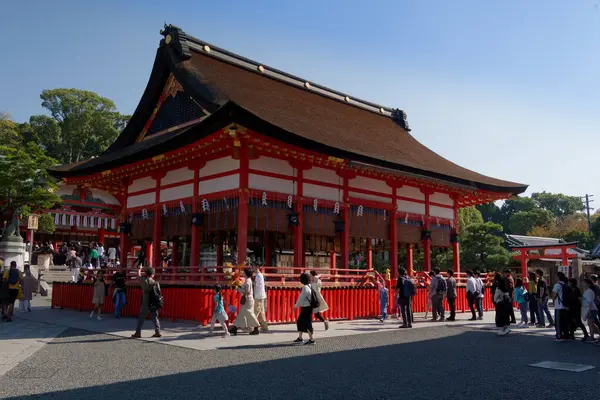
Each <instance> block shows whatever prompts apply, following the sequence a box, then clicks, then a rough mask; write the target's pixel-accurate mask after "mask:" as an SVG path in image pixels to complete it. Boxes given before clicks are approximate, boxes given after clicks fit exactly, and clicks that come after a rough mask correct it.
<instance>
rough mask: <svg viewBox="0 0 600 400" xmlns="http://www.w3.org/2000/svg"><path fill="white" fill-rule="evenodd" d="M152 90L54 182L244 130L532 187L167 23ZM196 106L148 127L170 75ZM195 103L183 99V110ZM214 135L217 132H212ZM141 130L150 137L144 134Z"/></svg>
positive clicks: (392, 117)
mask: <svg viewBox="0 0 600 400" xmlns="http://www.w3.org/2000/svg"><path fill="white" fill-rule="evenodd" d="M161 33H162V34H163V36H164V39H162V40H161V42H160V46H159V49H158V52H157V56H156V59H155V62H154V67H153V70H152V73H151V76H150V79H149V82H148V85H147V87H146V90H145V92H144V94H143V96H142V99H141V100H140V103H139V105H138V107H137V108H136V110H135V112H134V114H133V115H132V118H131V120H130V122H129V124H128V125H127V127H126V128H125V129H124V130H123V132H122V133H121V135H120V136H119V138H118V139H117V140H116V141H115V143H114V144H113V145H112V146H111V147H110V148H109V149H108V150H107V151H106V152H105V153H104V154H102V155H100V156H99V157H96V158H94V159H91V160H88V161H85V162H83V163H77V164H70V165H62V166H57V167H54V168H52V169H51V170H50V173H51V174H52V175H54V176H56V177H59V178H63V177H71V176H84V175H88V174H92V173H96V172H100V171H102V170H105V169H109V168H113V167H117V166H119V165H124V164H127V163H130V162H134V161H137V160H139V159H143V158H145V157H152V156H155V155H158V154H161V153H163V152H165V151H168V150H172V149H174V148H177V146H183V145H185V144H187V143H192V142H194V141H197V140H199V139H201V138H202V137H203V136H206V135H209V134H211V133H213V132H214V131H215V130H217V129H220V128H224V127H225V126H227V125H229V124H231V123H232V122H234V123H238V124H240V125H242V126H244V127H246V128H248V129H252V130H254V131H256V132H259V133H260V134H263V135H267V136H270V137H273V138H276V139H278V140H282V141H285V142H288V143H290V144H294V145H297V146H299V147H302V148H305V149H308V150H313V151H316V152H320V153H323V154H327V155H330V156H334V157H339V158H344V159H347V160H350V161H355V162H362V163H365V164H369V165H374V166H377V167H382V168H388V169H392V170H395V171H399V172H406V173H411V174H416V175H419V176H423V177H426V178H427V177H429V178H433V179H439V180H443V181H446V182H449V183H455V184H460V185H465V186H468V187H472V188H475V189H483V190H489V191H495V192H503V193H507V194H518V193H522V192H524V191H525V190H526V189H527V186H526V185H523V184H519V183H514V182H508V181H503V180H500V179H495V178H491V177H488V176H485V175H482V174H479V173H477V172H474V171H471V170H469V169H466V168H463V167H461V166H459V165H457V164H455V163H453V162H451V161H449V160H447V159H445V158H443V157H442V156H440V155H438V154H437V153H435V152H433V151H432V150H430V149H428V148H427V147H426V146H424V145H423V144H421V143H420V142H418V141H417V140H416V139H415V138H414V137H413V136H412V135H411V134H410V133H409V132H410V128H409V126H408V123H407V120H406V114H405V113H404V111H402V110H399V109H392V108H389V107H384V106H380V105H378V104H375V103H371V102H368V101H364V100H361V99H358V98H356V97H353V96H350V95H347V94H344V93H341V92H338V91H335V90H332V89H329V88H327V87H324V86H321V85H318V84H315V83H313V82H310V81H307V80H305V79H301V78H298V77H295V76H293V75H290V74H287V73H285V72H282V71H279V70H277V69H274V68H271V67H268V66H266V65H264V64H261V63H258V62H255V61H252V60H249V59H247V58H244V57H241V56H239V55H236V54H233V53H230V52H228V51H226V50H223V49H220V48H218V47H216V46H213V45H211V44H208V43H206V42H203V41H201V40H199V39H196V38H193V37H191V36H188V35H187V34H185V33H184V32H183V31H181V29H179V28H177V27H174V26H172V25H169V26H165V29H164V30H163V31H162V32H161ZM171 75H172V76H174V77H175V79H176V80H177V83H178V84H180V85H181V88H182V89H183V91H184V92H185V93H186V96H189V97H190V98H191V100H193V102H194V107H197V109H193V110H191V111H190V112H189V113H188V114H189V115H193V116H194V117H199V116H201V118H197V119H196V120H197V122H195V123H194V124H191V125H188V126H186V127H185V128H183V129H178V130H176V131H174V132H167V133H166V134H164V133H163V134H157V133H156V132H154V131H152V129H151V130H150V131H148V129H147V128H148V127H147V123H148V121H149V120H150V119H151V117H152V116H153V115H154V114H156V112H157V111H156V110H155V108H156V106H157V104H158V102H159V99H160V96H161V94H162V93H163V90H164V87H165V85H166V83H167V81H168V79H169V76H171ZM186 101H187V102H188V103H189V99H183V100H181V102H180V103H181V104H187V103H185V102H186ZM211 130H212V132H211ZM141 132H145V133H144V134H143V135H140V133H141Z"/></svg>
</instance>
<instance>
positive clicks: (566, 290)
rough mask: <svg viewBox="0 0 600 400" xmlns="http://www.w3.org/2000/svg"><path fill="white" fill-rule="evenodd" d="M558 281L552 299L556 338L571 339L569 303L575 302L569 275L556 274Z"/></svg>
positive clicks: (559, 339)
mask: <svg viewBox="0 0 600 400" xmlns="http://www.w3.org/2000/svg"><path fill="white" fill-rule="evenodd" d="M556 276H557V278H558V282H557V283H556V284H555V285H554V288H553V289H552V295H551V297H552V300H553V301H554V320H555V321H556V337H555V340H556V341H559V342H563V341H565V340H569V339H570V337H571V334H570V332H569V326H570V318H569V307H568V305H569V304H571V303H572V302H573V300H572V299H573V293H572V290H571V288H570V287H569V285H568V284H567V277H566V276H565V274H564V273H563V272H559V273H558V274H556Z"/></svg>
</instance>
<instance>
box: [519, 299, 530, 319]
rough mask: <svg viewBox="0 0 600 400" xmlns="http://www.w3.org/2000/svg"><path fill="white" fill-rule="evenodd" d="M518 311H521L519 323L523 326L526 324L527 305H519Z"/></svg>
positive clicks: (524, 303) (526, 303) (525, 303)
mask: <svg viewBox="0 0 600 400" xmlns="http://www.w3.org/2000/svg"><path fill="white" fill-rule="evenodd" d="M519 310H521V322H522V323H524V324H526V323H528V322H529V321H528V319H527V311H528V310H529V303H528V302H526V301H525V302H523V303H519Z"/></svg>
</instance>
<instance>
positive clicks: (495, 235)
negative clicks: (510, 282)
mask: <svg viewBox="0 0 600 400" xmlns="http://www.w3.org/2000/svg"><path fill="white" fill-rule="evenodd" d="M503 245H504V236H503V228H502V225H500V224H496V223H493V222H484V223H481V224H473V225H471V226H469V227H468V228H467V229H466V232H465V234H464V235H462V240H461V260H460V261H461V264H462V265H463V266H464V267H465V268H470V269H476V268H479V269H484V268H485V269H500V268H501V267H502V266H504V265H506V264H507V263H508V261H509V258H510V256H509V253H508V251H507V250H506V249H505V248H504V246H503Z"/></svg>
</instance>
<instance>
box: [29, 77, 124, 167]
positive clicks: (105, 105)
mask: <svg viewBox="0 0 600 400" xmlns="http://www.w3.org/2000/svg"><path fill="white" fill-rule="evenodd" d="M40 98H41V99H42V107H44V108H46V109H47V110H48V111H49V113H50V115H51V117H52V118H50V117H47V116H43V115H36V116H32V117H31V118H30V120H29V123H28V124H27V126H26V127H25V131H26V132H27V134H26V135H25V136H27V137H28V138H30V139H31V140H39V143H40V144H41V145H42V146H43V147H44V149H45V150H46V153H47V154H48V155H49V156H50V157H52V158H55V159H56V160H58V161H59V162H60V163H71V162H77V161H80V160H83V159H86V158H90V157H92V156H97V155H99V154H100V153H102V152H103V151H104V150H106V149H107V148H108V146H110V145H111V144H112V143H113V141H114V140H115V139H116V137H117V136H118V134H119V132H120V130H122V129H123V127H124V125H125V124H126V121H127V120H128V119H129V117H128V116H124V115H121V114H120V113H119V112H118V111H117V109H116V107H115V104H114V103H113V102H112V101H111V100H109V99H107V98H105V97H101V96H99V95H98V94H96V93H94V92H90V91H87V90H79V89H52V90H44V91H43V92H42V94H41V95H40Z"/></svg>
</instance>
